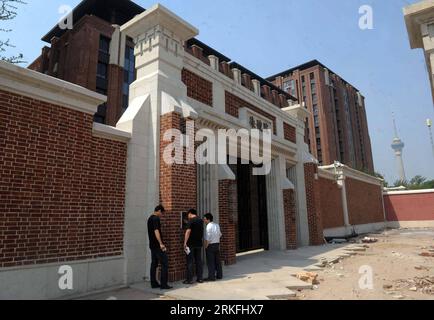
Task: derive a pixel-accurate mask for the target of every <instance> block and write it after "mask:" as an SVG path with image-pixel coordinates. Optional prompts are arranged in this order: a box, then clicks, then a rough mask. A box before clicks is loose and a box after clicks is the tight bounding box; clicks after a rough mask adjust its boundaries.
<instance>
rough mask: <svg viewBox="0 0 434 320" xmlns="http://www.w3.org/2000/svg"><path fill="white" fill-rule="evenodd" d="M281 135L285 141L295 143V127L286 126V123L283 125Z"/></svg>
mask: <svg viewBox="0 0 434 320" xmlns="http://www.w3.org/2000/svg"><path fill="white" fill-rule="evenodd" d="M283 134H284V137H285V139H286V140H288V141H291V142H293V143H297V131H296V129H295V127H293V126H291V125H289V124H287V123H286V122H284V123H283Z"/></svg>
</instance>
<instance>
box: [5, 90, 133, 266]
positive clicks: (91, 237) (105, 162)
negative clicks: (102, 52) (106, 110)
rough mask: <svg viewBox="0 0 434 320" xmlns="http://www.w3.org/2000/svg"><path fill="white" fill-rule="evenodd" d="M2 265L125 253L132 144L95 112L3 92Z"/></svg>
mask: <svg viewBox="0 0 434 320" xmlns="http://www.w3.org/2000/svg"><path fill="white" fill-rule="evenodd" d="M0 105H1V108H0V149H1V150H2V152H1V153H0V163H1V167H0V248H1V249H0V267H15V266H23V265H33V264H43V263H54V262H64V261H74V260H83V259H92V258H100V257H111V256H119V255H122V253H123V226H124V203H125V202H124V197H125V174H126V157H127V145H126V143H123V142H115V141H111V140H106V139H102V138H96V137H93V136H92V126H93V117H92V116H91V115H89V114H85V113H82V112H79V111H74V110H70V109H67V108H64V107H61V106H57V105H52V104H49V103H46V102H42V101H38V100H35V99H31V98H28V97H24V96H20V95H15V94H12V93H9V92H5V91H0Z"/></svg>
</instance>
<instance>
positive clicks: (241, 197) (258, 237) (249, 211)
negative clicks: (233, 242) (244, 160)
mask: <svg viewBox="0 0 434 320" xmlns="http://www.w3.org/2000/svg"><path fill="white" fill-rule="evenodd" d="M234 171H236V175H237V182H238V224H237V231H238V234H237V251H238V252H245V251H251V250H256V249H265V250H268V249H269V245H268V221H267V198H266V180H265V176H253V165H252V164H250V165H243V164H240V163H239V164H238V165H237V166H236V170H234Z"/></svg>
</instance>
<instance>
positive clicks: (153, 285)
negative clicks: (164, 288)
mask: <svg viewBox="0 0 434 320" xmlns="http://www.w3.org/2000/svg"><path fill="white" fill-rule="evenodd" d="M151 287H152V289H158V288H160V287H161V285H159V284H158V283H157V284H151Z"/></svg>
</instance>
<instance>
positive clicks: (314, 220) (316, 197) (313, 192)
mask: <svg viewBox="0 0 434 320" xmlns="http://www.w3.org/2000/svg"><path fill="white" fill-rule="evenodd" d="M317 172H318V167H317V165H315V164H313V163H307V164H305V165H304V177H305V185H306V202H307V218H308V224H309V238H310V244H311V245H313V246H316V245H321V244H324V234H323V228H322V221H321V200H320V186H319V182H318V180H316V179H315V175H316V174H317Z"/></svg>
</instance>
